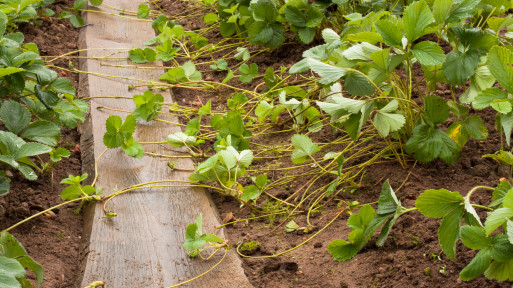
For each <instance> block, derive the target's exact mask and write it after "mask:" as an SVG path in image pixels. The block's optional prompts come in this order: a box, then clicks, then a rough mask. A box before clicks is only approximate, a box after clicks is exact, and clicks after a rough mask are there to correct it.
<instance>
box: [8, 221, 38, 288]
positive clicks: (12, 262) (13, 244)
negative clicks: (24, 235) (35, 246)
mask: <svg viewBox="0 0 513 288" xmlns="http://www.w3.org/2000/svg"><path fill="white" fill-rule="evenodd" d="M25 269H29V270H31V271H32V272H33V273H34V275H36V279H37V287H40V286H41V283H42V282H43V275H44V270H43V267H42V266H41V265H40V264H39V263H37V262H36V261H34V259H32V258H31V257H30V256H28V254H27V251H26V250H25V248H24V247H23V245H21V243H20V242H18V240H17V239H16V238H15V237H14V236H13V235H11V234H9V233H8V232H5V231H4V232H1V233H0V286H1V287H5V288H30V287H34V286H32V284H31V283H30V281H29V280H28V279H27V272H26V270H25Z"/></svg>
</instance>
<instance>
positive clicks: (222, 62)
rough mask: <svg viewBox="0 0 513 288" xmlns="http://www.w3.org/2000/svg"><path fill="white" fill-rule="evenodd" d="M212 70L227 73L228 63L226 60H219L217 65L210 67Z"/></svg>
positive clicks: (216, 62)
mask: <svg viewBox="0 0 513 288" xmlns="http://www.w3.org/2000/svg"><path fill="white" fill-rule="evenodd" d="M210 69H212V70H215V71H226V70H228V62H226V60H224V59H219V60H217V61H215V64H211V65H210Z"/></svg>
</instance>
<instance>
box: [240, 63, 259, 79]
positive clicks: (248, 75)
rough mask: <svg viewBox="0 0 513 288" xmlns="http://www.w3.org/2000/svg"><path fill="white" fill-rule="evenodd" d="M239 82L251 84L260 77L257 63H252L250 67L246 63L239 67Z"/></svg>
mask: <svg viewBox="0 0 513 288" xmlns="http://www.w3.org/2000/svg"><path fill="white" fill-rule="evenodd" d="M239 72H240V76H239V80H240V82H242V83H249V82H251V81H252V80H253V78H255V77H256V76H257V75H258V66H257V64H255V63H251V65H250V66H248V64H246V63H244V64H242V65H240V67H239Z"/></svg>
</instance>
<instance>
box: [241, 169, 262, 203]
mask: <svg viewBox="0 0 513 288" xmlns="http://www.w3.org/2000/svg"><path fill="white" fill-rule="evenodd" d="M251 181H253V183H254V185H253V184H252V185H249V186H246V187H244V189H243V190H244V192H242V195H241V197H240V198H241V199H242V201H244V202H249V201H250V200H256V199H257V198H258V197H260V195H261V194H262V191H263V190H264V187H265V185H267V174H260V175H258V176H257V177H251Z"/></svg>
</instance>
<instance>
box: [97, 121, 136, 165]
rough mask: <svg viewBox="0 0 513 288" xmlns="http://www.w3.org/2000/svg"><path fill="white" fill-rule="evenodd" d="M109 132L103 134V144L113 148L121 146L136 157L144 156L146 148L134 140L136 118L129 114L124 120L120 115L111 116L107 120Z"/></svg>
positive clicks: (128, 153)
mask: <svg viewBox="0 0 513 288" xmlns="http://www.w3.org/2000/svg"><path fill="white" fill-rule="evenodd" d="M105 125H106V127H107V132H105V135H104V136H103V144H105V146H107V148H110V149H113V148H118V147H121V149H123V151H124V152H125V153H126V154H127V155H128V156H132V157H134V158H142V157H143V155H144V150H143V148H142V145H141V144H140V143H139V142H137V141H136V140H134V138H133V137H132V134H133V133H134V132H135V128H136V125H137V123H136V120H135V117H134V116H132V115H128V116H127V117H126V118H125V121H124V122H123V121H122V120H121V117H119V116H110V117H109V118H107V122H106V124H105Z"/></svg>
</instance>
